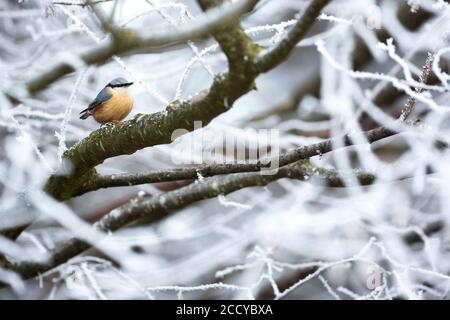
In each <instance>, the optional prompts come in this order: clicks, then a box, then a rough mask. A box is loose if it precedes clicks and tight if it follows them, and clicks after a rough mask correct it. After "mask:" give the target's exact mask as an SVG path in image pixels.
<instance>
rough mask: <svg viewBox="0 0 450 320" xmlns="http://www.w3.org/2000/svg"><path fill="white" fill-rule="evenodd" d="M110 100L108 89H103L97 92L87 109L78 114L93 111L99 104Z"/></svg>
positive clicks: (110, 95)
mask: <svg viewBox="0 0 450 320" xmlns="http://www.w3.org/2000/svg"><path fill="white" fill-rule="evenodd" d="M111 98H112V94H111V93H110V92H109V90H108V88H106V87H105V88H103V89H102V91H100V92H99V94H98V95H97V96H96V97H95V99H94V101H92V102H91V103H89V105H88V107H87V108H86V109H84V110H83V111H81V112H80V113H83V112H86V111H91V110H94V109H95V107H97V106H98V105H99V104H102V103H103V102H105V101H108V100H109V99H111Z"/></svg>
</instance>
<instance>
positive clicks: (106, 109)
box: [94, 90, 133, 123]
mask: <svg viewBox="0 0 450 320" xmlns="http://www.w3.org/2000/svg"><path fill="white" fill-rule="evenodd" d="M110 93H111V94H112V95H113V96H112V97H111V99H109V100H107V101H105V102H103V103H102V104H101V105H99V106H97V107H96V108H95V110H94V118H95V120H96V121H97V122H100V123H108V122H111V121H121V120H123V119H124V118H125V117H126V116H127V115H128V114H129V113H130V112H131V109H132V108H133V98H132V97H131V95H129V94H128V93H126V92H117V91H114V90H111V91H110Z"/></svg>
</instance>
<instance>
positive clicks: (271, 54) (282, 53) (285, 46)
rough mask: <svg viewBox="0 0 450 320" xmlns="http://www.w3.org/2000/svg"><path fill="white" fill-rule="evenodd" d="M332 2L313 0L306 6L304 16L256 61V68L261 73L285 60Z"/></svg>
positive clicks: (328, 0)
mask: <svg viewBox="0 0 450 320" xmlns="http://www.w3.org/2000/svg"><path fill="white" fill-rule="evenodd" d="M329 2H330V0H312V1H311V3H310V4H309V6H308V7H307V8H306V10H305V12H304V13H303V15H302V17H301V18H300V19H299V20H298V22H297V23H296V24H295V25H294V26H293V27H292V29H291V30H290V31H289V32H288V34H287V36H286V37H285V38H284V39H283V40H281V41H280V42H279V43H278V45H277V46H275V47H274V48H273V49H271V50H270V51H268V52H267V53H265V54H263V55H262V56H261V57H259V58H258V59H257V61H256V64H255V68H256V70H257V71H258V72H259V73H263V72H267V71H269V70H271V69H273V68H275V67H276V66H277V65H279V64H280V63H282V62H283V61H285V60H286V59H287V58H288V56H289V55H290V54H291V52H292V50H293V49H294V48H295V46H296V45H297V43H298V42H299V41H300V40H302V39H303V38H304V37H305V35H306V33H307V32H308V31H309V29H311V26H312V25H313V24H314V21H315V20H316V18H317V17H318V16H319V14H320V11H321V10H322V9H323V8H324V7H325V6H326V5H327V4H328V3H329Z"/></svg>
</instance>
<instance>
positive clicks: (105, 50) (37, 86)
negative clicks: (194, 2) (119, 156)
mask: <svg viewBox="0 0 450 320" xmlns="http://www.w3.org/2000/svg"><path fill="white" fill-rule="evenodd" d="M256 3H257V0H241V1H237V2H234V3H231V4H228V3H227V4H225V5H224V6H223V7H221V8H215V9H212V10H211V11H209V12H207V13H206V14H205V15H204V16H203V17H199V18H198V19H196V20H195V21H191V22H190V23H189V24H186V25H182V26H179V27H177V28H175V29H172V30H160V31H157V32H153V34H151V35H149V36H146V37H145V38H144V37H141V36H140V35H139V34H138V33H136V32H134V31H128V30H121V31H120V32H119V31H118V32H116V33H115V37H114V38H113V39H110V40H108V42H107V43H106V44H105V45H103V46H101V47H98V48H95V49H93V50H90V51H88V52H86V53H83V54H82V55H81V56H80V60H82V61H83V62H84V64H86V65H92V64H102V63H105V62H106V61H108V60H109V59H111V57H113V56H114V55H120V54H126V53H132V52H139V51H145V52H152V51H160V50H161V49H162V48H167V47H169V46H173V45H176V44H179V43H182V42H186V41H188V40H194V39H198V38H201V37H203V36H205V35H207V34H209V33H211V31H214V30H216V29H217V28H220V27H221V26H223V25H226V24H227V23H230V22H232V21H235V20H236V19H238V18H239V17H240V16H241V15H242V14H243V13H244V12H247V11H248V10H251V8H253V6H254V5H255V4H256ZM73 71H75V69H74V67H73V66H71V65H69V64H66V63H61V64H57V65H55V66H53V67H51V69H49V70H48V71H45V72H43V73H42V74H39V75H38V76H36V77H34V78H32V79H31V80H29V81H28V82H27V84H26V86H27V88H28V90H29V91H30V92H31V93H36V92H38V91H41V90H43V89H45V88H46V87H47V86H49V85H50V84H52V83H53V82H55V81H57V80H58V79H60V78H62V77H63V76H65V75H67V74H69V73H71V72H73Z"/></svg>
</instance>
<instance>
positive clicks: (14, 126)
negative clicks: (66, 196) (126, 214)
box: [0, 0, 450, 299]
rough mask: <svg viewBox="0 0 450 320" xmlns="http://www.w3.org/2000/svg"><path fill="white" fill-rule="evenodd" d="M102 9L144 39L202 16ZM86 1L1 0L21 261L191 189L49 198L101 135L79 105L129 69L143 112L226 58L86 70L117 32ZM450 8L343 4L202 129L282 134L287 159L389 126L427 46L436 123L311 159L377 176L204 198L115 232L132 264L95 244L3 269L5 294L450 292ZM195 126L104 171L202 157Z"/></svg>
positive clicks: (426, 105)
mask: <svg viewBox="0 0 450 320" xmlns="http://www.w3.org/2000/svg"><path fill="white" fill-rule="evenodd" d="M101 2H102V3H100V4H98V5H97V6H98V7H99V8H101V9H102V10H103V11H104V13H105V14H106V15H107V16H108V17H111V19H112V21H113V22H114V24H115V25H116V26H120V27H127V28H130V29H133V30H138V31H139V33H140V34H141V35H142V36H145V35H150V34H152V32H154V31H155V30H163V29H170V28H174V26H175V27H176V26H178V25H181V24H188V23H189V22H190V21H192V20H194V19H196V17H198V16H199V15H201V14H202V13H201V10H200V8H199V7H198V5H197V4H196V2H195V1H187V0H186V1H184V0H183V1H157V0H155V1H145V0H114V1H101ZM82 3H83V1H81V0H80V1H75V0H70V1H50V0H47V1H37V0H36V1H34V0H22V1H15V0H3V1H2V2H1V3H0V74H1V81H0V229H7V228H10V227H11V226H14V225H20V224H23V223H25V222H28V221H34V223H33V224H32V225H31V226H30V227H29V228H28V229H27V230H26V231H25V232H24V233H22V235H21V236H20V237H19V238H18V239H17V241H16V242H11V241H7V240H6V239H3V237H2V238H0V252H2V253H4V254H7V255H8V256H10V257H12V259H15V260H29V259H31V258H33V257H34V256H38V255H39V254H42V253H45V252H47V251H48V250H51V249H53V248H55V246H57V245H58V244H60V243H62V242H64V241H65V240H67V239H68V238H70V237H71V236H73V235H74V234H75V235H76V232H77V228H78V226H79V225H78V224H77V223H81V222H80V221H81V220H82V221H85V222H88V223H93V222H95V221H97V220H98V219H99V218H100V217H102V216H104V215H105V214H107V213H108V212H110V211H111V210H113V209H114V208H116V207H118V206H120V205H122V204H124V203H126V202H128V201H129V200H130V199H132V198H134V197H136V196H138V195H140V194H149V195H153V196H157V195H160V194H163V193H164V192H167V191H170V190H174V189H177V188H179V187H182V186H184V185H186V184H187V183H190V182H188V181H181V182H167V183H155V184H147V185H139V186H133V187H119V188H108V189H101V190H97V191H95V192H91V193H87V194H84V195H82V196H80V197H76V198H73V199H71V200H69V201H66V202H64V203H59V202H57V201H56V200H54V199H52V198H50V197H49V196H46V195H45V194H44V193H43V192H42V191H41V190H42V185H43V183H45V180H46V178H47V177H48V174H49V173H50V172H52V170H55V169H56V168H58V166H59V163H60V160H61V157H62V153H63V152H64V151H65V150H66V149H67V148H70V147H71V146H73V145H74V144H75V143H77V142H78V141H79V140H81V139H83V138H84V137H86V136H87V135H88V134H89V133H90V132H91V131H93V130H95V129H97V128H99V124H97V123H96V122H95V121H94V120H93V119H92V118H90V119H88V120H86V121H82V120H80V119H79V118H78V113H79V111H81V110H82V109H84V108H86V105H87V104H88V103H89V102H90V101H92V99H93V98H94V97H95V96H96V94H97V93H98V92H99V91H100V90H101V89H102V88H103V87H104V86H105V84H107V83H108V82H109V81H110V80H111V79H113V78H115V77H118V76H122V77H125V78H127V79H129V80H130V81H134V82H135V84H134V85H133V86H132V87H131V90H132V94H133V96H134V109H133V111H132V114H131V115H130V116H129V118H131V117H133V116H134V115H135V114H137V113H153V112H157V111H161V110H164V108H165V107H166V106H167V104H168V103H170V102H172V101H174V100H176V99H180V100H187V99H190V98H193V97H195V96H196V95H198V94H199V93H200V92H201V91H202V90H204V89H207V88H208V87H209V86H210V84H211V83H212V80H213V77H214V75H215V74H217V73H219V72H223V71H226V69H227V61H226V58H225V55H224V54H223V53H222V52H221V50H220V48H219V47H218V46H217V43H216V42H215V41H214V39H213V38H212V37H208V38H205V39H202V40H200V41H196V42H193V43H189V44H185V45H180V46H177V47H175V48H172V49H170V50H161V52H159V53H139V54H132V55H125V56H120V57H114V58H113V59H111V60H110V61H109V62H107V63H106V64H104V65H101V66H86V65H85V64H84V63H83V61H81V60H80V58H79V55H80V54H81V53H83V52H86V51H87V50H89V49H91V48H95V47H97V46H99V45H101V44H102V43H103V42H104V41H105V38H106V36H107V35H106V34H105V32H104V31H103V30H102V28H101V26H100V24H99V22H98V20H97V19H96V17H95V15H94V14H93V12H92V11H91V10H90V9H89V7H86V6H83V5H80V4H82ZM308 3H309V1H299V0H284V1H277V0H261V1H260V2H259V3H258V5H257V6H256V7H255V9H254V10H253V11H252V12H250V13H247V14H246V15H245V16H244V17H243V19H242V25H243V27H244V28H245V30H246V32H247V33H248V34H249V35H250V36H251V38H252V39H254V40H255V41H256V42H257V43H258V44H260V45H261V46H262V47H263V48H265V49H268V48H270V47H272V46H274V45H275V44H276V43H277V42H278V41H279V40H280V39H282V38H283V36H285V35H286V32H287V31H289V29H290V27H291V26H292V25H293V24H294V23H295V21H296V19H298V18H299V16H300V15H301V13H302V12H303V11H304V9H305V8H306V6H307V5H308ZM449 17H450V7H449V5H448V3H447V2H446V1H442V0H441V1H439V0H409V1H407V0H379V1H375V0H362V1H361V0H335V1H332V2H331V4H329V5H328V6H327V7H325V9H324V10H323V14H322V15H321V16H320V17H319V18H318V19H317V21H316V23H315V25H314V27H313V28H312V30H311V31H310V32H309V33H308V35H307V38H305V39H304V40H303V41H301V42H300V43H299V44H298V46H297V47H296V49H295V51H294V52H293V54H292V55H291V56H290V57H289V59H288V60H286V61H285V62H284V63H283V64H282V65H280V66H279V67H277V68H276V69H274V70H272V71H270V72H268V73H266V74H264V75H262V76H260V77H258V79H257V81H256V85H257V90H254V91H251V92H250V93H248V94H247V95H245V96H244V97H242V98H241V99H239V100H238V101H237V102H236V103H235V105H234V106H233V108H232V109H230V110H229V111H228V112H226V113H225V114H222V115H221V116H219V117H218V118H216V119H215V120H214V121H213V122H212V123H210V124H209V125H208V126H206V127H205V128H202V129H200V130H199V131H198V132H201V133H203V134H207V135H208V136H210V137H215V136H220V134H224V133H227V134H232V135H235V136H236V137H237V138H238V139H247V138H248V134H247V131H246V130H247V129H249V128H254V129H277V130H279V133H280V141H279V142H280V150H281V152H283V151H286V150H289V149H292V148H294V147H297V146H301V145H308V144H311V143H315V142H319V141H321V140H323V139H326V138H331V137H335V136H341V135H343V134H346V133H355V132H361V131H364V130H369V129H372V128H376V127H378V126H380V125H390V124H392V123H393V122H394V121H395V119H396V118H398V116H399V115H400V111H401V110H402V108H403V107H404V105H405V103H406V101H407V99H408V98H409V96H408V94H407V93H405V90H400V89H398V87H399V86H398V83H397V82H396V81H399V83H400V82H401V83H402V84H405V86H406V87H407V88H410V87H411V86H412V84H411V79H410V78H411V77H412V78H414V79H417V78H418V75H419V74H420V72H421V70H422V66H423V65H424V64H425V61H426V59H427V55H428V53H432V54H437V56H438V57H439V59H438V60H439V61H438V63H436V64H435V65H433V70H432V71H433V72H432V75H431V76H430V77H429V79H428V86H427V87H426V88H425V89H424V90H423V92H422V93H420V99H418V101H417V104H416V108H415V109H414V112H413V114H412V115H411V116H410V119H411V120H412V121H415V120H418V119H420V123H421V127H422V128H423V130H410V131H408V132H406V133H402V134H400V135H396V136H394V137H391V138H387V139H383V140H381V141H378V142H376V143H374V144H372V145H368V144H363V145H360V146H356V147H352V148H341V149H339V150H336V151H333V152H331V153H328V154H324V155H322V156H317V157H314V158H312V159H311V162H312V163H313V164H315V165H318V166H320V167H325V168H334V169H336V170H338V171H340V172H348V171H349V170H351V169H355V168H357V169H360V170H366V171H370V172H373V173H375V174H376V175H377V177H378V179H377V182H376V184H374V185H372V186H364V187H363V186H360V185H358V184H357V183H356V181H355V180H354V179H348V181H345V183H346V187H345V188H329V187H326V186H323V185H320V184H317V183H313V182H310V181H296V180H289V179H280V180H278V181H276V182H273V183H271V184H269V185H268V186H266V187H252V188H245V189H242V190H239V191H237V192H234V193H232V194H230V195H227V196H220V197H218V198H213V199H209V200H204V201H200V202H196V203H194V204H192V205H190V206H188V207H186V208H184V209H182V210H178V211H176V212H174V213H173V214H171V215H170V216H168V217H166V218H165V219H162V220H161V221H160V222H158V223H153V224H151V225H145V224H143V225H139V226H134V227H130V228H125V229H122V230H120V231H118V232H116V233H114V235H111V238H112V239H113V241H114V243H115V245H116V246H117V248H118V250H117V252H118V253H120V254H118V255H117V256H116V257H115V258H116V259H117V260H118V261H120V263H121V264H122V266H121V268H117V267H115V266H114V265H111V263H110V262H109V261H108V260H106V259H105V258H104V257H102V255H100V254H99V253H98V252H97V251H96V250H95V249H92V250H89V251H88V252H86V253H85V254H83V255H82V256H78V257H77V258H75V259H74V260H73V261H70V262H69V263H67V264H65V265H62V266H61V267H60V268H58V269H57V270H52V271H51V272H48V273H47V274H44V275H42V276H41V277H40V278H39V279H38V280H29V281H26V282H24V281H21V280H20V279H19V278H17V277H14V275H11V274H10V273H8V272H7V271H6V270H3V269H0V280H3V281H5V279H8V282H10V283H12V286H11V287H8V288H3V289H0V299H146V298H156V299H177V298H193V299H211V298H212V299H218V298H220V299H247V298H250V299H252V298H256V299H273V298H279V299H446V298H448V297H447V295H448V290H449V286H450V282H449V280H450V276H449V271H450V269H449V268H450V264H449V261H450V259H449V253H450V252H449V249H450V247H449V244H450V243H449V240H450V239H449V233H448V223H447V222H448V219H449V214H450V211H449V210H450V202H449V199H450V197H449V196H450V193H449V190H450V183H449V181H450V165H449V163H450V157H449V152H448V150H446V149H444V150H439V149H438V148H436V146H435V140H436V139H441V140H443V141H447V140H448V132H449V131H448V130H449V122H448V119H449V118H448V113H447V108H448V101H449V96H450V95H449V89H448V88H449V87H448V85H449V79H450V77H449V75H448V74H447V73H446V72H447V71H448V61H449V58H450V55H449V52H450V49H449V48H450V42H449V40H450V33H449V31H450V19H449ZM388 39H392V40H388ZM435 61H436V59H435ZM59 62H66V63H68V64H70V65H71V66H73V67H74V68H75V69H76V72H73V73H71V74H70V75H68V76H65V77H63V78H62V79H60V80H59V81H57V82H55V83H53V84H52V85H51V86H49V87H48V88H46V89H44V90H42V91H40V92H38V93H36V94H34V95H25V96H24V97H23V98H22V99H21V101H20V103H15V102H14V101H12V100H11V99H9V98H8V95H11V94H18V95H21V94H22V93H23V92H24V90H25V83H26V82H27V81H28V80H29V79H32V78H34V77H36V76H37V75H40V74H42V73H43V72H45V71H46V70H48V69H50V68H52V66H54V65H55V64H57V63H59ZM408 75H410V78H408ZM393 83H394V85H397V88H396V87H395V86H394V85H393ZM195 134H197V133H190V134H187V135H185V136H183V137H181V138H180V139H179V140H177V141H175V142H174V143H172V144H168V145H160V146H155V147H151V148H146V149H143V150H140V151H138V152H136V153H134V154H133V155H124V156H119V157H115V158H112V159H108V160H106V161H105V162H104V163H103V164H101V165H100V166H98V167H97V169H98V171H99V172H100V173H105V174H113V173H123V172H142V171H148V170H154V169H164V168H173V167H175V166H176V163H174V158H177V157H178V158H180V159H179V160H180V161H182V160H183V157H190V156H192V155H189V154H185V153H179V152H178V153H177V152H176V145H177V144H180V143H181V144H182V143H183V141H187V140H183V139H192V137H195ZM216 143H222V141H220V140H217V139H216V140H214V139H213V138H212V139H211V141H210V145H209V146H210V147H211V146H214V144H216ZM174 150H175V151H174ZM192 152H193V153H197V152H200V151H199V150H192ZM194 155H195V154H194ZM76 217H79V218H81V220H78V219H76ZM36 219H37V220H36ZM74 221H78V222H77V223H75V222H74Z"/></svg>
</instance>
